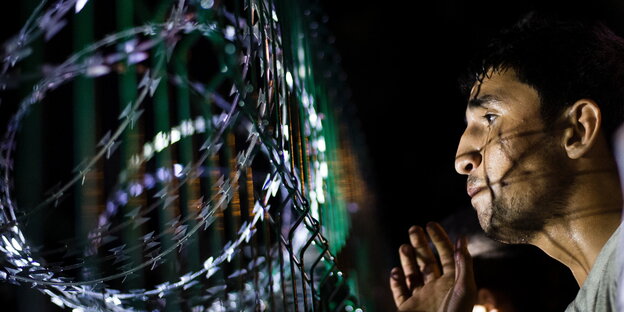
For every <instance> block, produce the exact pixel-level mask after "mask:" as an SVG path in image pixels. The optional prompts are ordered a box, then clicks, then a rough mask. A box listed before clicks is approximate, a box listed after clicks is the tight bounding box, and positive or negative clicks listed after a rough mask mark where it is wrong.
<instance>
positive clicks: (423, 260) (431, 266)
mask: <svg viewBox="0 0 624 312" xmlns="http://www.w3.org/2000/svg"><path fill="white" fill-rule="evenodd" d="M409 237H410V242H411V243H412V246H413V247H414V250H415V252H416V261H417V263H418V267H419V269H420V272H421V273H422V278H423V280H424V283H425V284H426V283H428V282H430V281H432V280H433V279H435V278H437V277H439V276H440V268H438V264H437V262H436V259H435V256H434V255H433V251H431V248H429V241H428V240H427V236H426V235H425V231H423V229H422V228H421V227H419V226H412V227H411V228H410V230H409Z"/></svg>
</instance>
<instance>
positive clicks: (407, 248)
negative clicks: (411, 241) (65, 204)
mask: <svg viewBox="0 0 624 312" xmlns="http://www.w3.org/2000/svg"><path fill="white" fill-rule="evenodd" d="M401 251H402V252H403V253H405V254H407V253H409V252H410V248H409V246H408V245H402V246H401Z"/></svg>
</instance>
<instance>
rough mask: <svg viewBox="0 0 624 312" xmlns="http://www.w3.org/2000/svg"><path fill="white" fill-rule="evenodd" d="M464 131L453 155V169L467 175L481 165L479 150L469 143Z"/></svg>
mask: <svg viewBox="0 0 624 312" xmlns="http://www.w3.org/2000/svg"><path fill="white" fill-rule="evenodd" d="M470 141H471V140H469V138H468V137H467V135H466V133H464V135H462V138H461V140H460V141H459V146H458V147H457V154H456V155H455V171H457V173H459V174H464V175H468V174H470V173H471V172H472V171H473V170H475V169H477V168H478V167H479V165H481V157H482V156H481V150H480V149H479V148H478V147H476V146H474V145H473V144H471V143H470Z"/></svg>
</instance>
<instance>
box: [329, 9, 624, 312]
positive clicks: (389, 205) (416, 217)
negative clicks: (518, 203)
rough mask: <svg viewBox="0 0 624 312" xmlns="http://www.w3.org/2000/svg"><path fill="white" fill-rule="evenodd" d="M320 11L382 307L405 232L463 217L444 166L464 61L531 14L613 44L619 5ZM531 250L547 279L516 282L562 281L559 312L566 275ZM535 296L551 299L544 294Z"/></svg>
mask: <svg viewBox="0 0 624 312" xmlns="http://www.w3.org/2000/svg"><path fill="white" fill-rule="evenodd" d="M320 4H321V6H322V7H323V8H324V10H325V12H326V13H327V15H328V16H329V22H328V26H329V28H330V29H331V31H332V32H333V33H334V35H335V37H336V41H335V46H336V47H337V49H338V51H339V53H340V54H341V56H342V64H341V66H342V68H343V69H344V70H345V71H346V73H347V83H348V85H349V87H350V91H347V90H345V92H352V101H353V103H354V104H355V105H356V106H357V109H358V114H359V118H360V120H361V123H362V126H363V133H362V135H364V136H365V139H366V142H367V145H368V151H369V156H370V158H371V160H372V161H371V164H372V166H371V168H369V169H370V171H372V175H373V176H374V180H375V181H373V182H374V183H375V184H376V186H377V192H378V193H377V195H378V205H377V207H378V211H377V213H378V215H379V220H380V228H381V230H382V232H383V233H382V235H383V236H384V237H383V241H384V242H385V246H384V248H385V250H381V251H380V252H379V254H380V255H381V254H386V255H387V256H386V258H385V259H384V260H385V261H386V263H387V267H386V268H384V270H383V271H381V272H379V270H376V269H375V268H373V269H372V270H375V271H376V272H378V274H382V275H384V276H383V277H380V279H379V280H380V281H381V283H382V285H381V286H380V287H378V290H379V292H380V293H382V294H381V295H380V297H378V298H377V301H378V302H379V304H380V306H383V304H388V303H387V302H383V301H384V298H391V297H390V296H391V294H390V291H389V288H388V286H387V278H388V276H389V271H390V268H391V266H398V265H399V257H398V253H397V250H398V247H399V246H400V244H402V243H408V236H407V230H408V228H409V227H410V226H411V225H412V224H417V225H425V224H426V223H427V222H428V221H441V220H443V219H444V218H445V217H447V216H448V215H450V214H452V213H454V212H457V211H458V210H462V209H464V210H465V209H472V208H471V206H470V200H469V197H468V195H467V194H466V186H465V181H466V178H465V176H460V175H459V174H457V173H456V172H455V169H454V158H455V152H456V148H457V144H458V142H459V138H460V136H461V134H462V132H463V128H464V126H465V123H464V111H465V103H466V99H465V98H464V97H463V96H462V95H461V94H460V90H459V87H458V83H457V80H458V77H459V75H460V73H461V72H462V71H463V70H464V68H465V67H466V65H467V63H468V61H469V60H470V59H471V58H472V56H473V54H474V52H475V51H476V50H477V49H478V48H480V47H482V46H483V45H484V44H486V43H487V41H488V39H489V38H490V37H491V36H492V35H494V34H495V33H496V32H498V30H499V29H501V28H503V27H507V26H509V25H511V24H513V23H514V22H515V21H516V20H518V19H519V18H520V17H521V16H523V15H525V14H526V13H527V12H529V11H531V10H539V11H546V12H556V13H557V14H562V15H567V16H569V15H571V16H580V17H590V18H596V19H600V20H602V21H603V22H605V23H606V24H607V25H608V26H609V27H610V28H612V29H613V30H614V31H615V32H616V33H617V34H618V35H620V36H622V35H624V1H617V0H611V1H609V0H606V1H591V2H590V1H584V2H580V1H536V0H532V1H493V0H476V1H461V0H442V1H358V0H340V1H335V0H321V1H320ZM534 249H535V250H529V251H530V252H533V254H534V255H535V257H537V256H541V257H542V259H541V260H540V261H550V262H549V263H548V269H546V266H544V268H543V269H540V268H535V269H531V270H528V271H527V272H528V273H527V274H531V273H533V274H535V275H534V277H529V278H528V279H526V280H524V281H523V282H521V281H518V282H519V283H523V284H525V285H524V287H528V288H531V287H536V284H537V283H540V282H539V278H549V277H547V275H548V272H544V271H547V270H550V271H551V272H554V271H557V272H563V273H561V274H564V276H563V277H560V280H562V284H565V285H563V286H562V287H565V288H566V293H563V292H562V293H561V294H558V295H559V296H560V298H562V299H561V300H562V301H563V302H569V301H566V300H569V298H570V297H569V296H570V294H572V296H573V295H574V293H575V292H576V290H575V289H574V288H575V287H577V286H576V283H575V282H574V280H573V279H571V278H570V276H571V274H568V272H569V271H568V269H567V268H565V267H563V266H562V265H561V264H559V263H556V262H555V261H554V260H551V259H550V258H547V257H546V256H545V255H544V254H543V253H542V252H541V251H538V250H537V248H534ZM536 261H537V260H536ZM516 268H517V267H516ZM516 268H512V267H510V268H509V269H510V270H514V269H516ZM566 278H567V279H566ZM563 280H565V281H563ZM570 289H571V290H570ZM536 291H537V290H536ZM545 291H546V293H550V295H551V296H557V294H555V293H554V292H552V289H551V291H550V292H549V289H546V290H545ZM527 299H529V298H527ZM382 302H383V303H382ZM381 309H382V310H383V309H384V308H381ZM388 309H390V308H388ZM536 309H537V310H540V308H536ZM542 309H543V307H542ZM537 310H535V311H537Z"/></svg>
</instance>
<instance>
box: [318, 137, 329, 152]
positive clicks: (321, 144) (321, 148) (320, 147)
mask: <svg viewBox="0 0 624 312" xmlns="http://www.w3.org/2000/svg"><path fill="white" fill-rule="evenodd" d="M317 146H318V150H319V152H321V153H324V152H325V150H326V148H327V146H325V138H324V137H320V138H319V139H318V142H317Z"/></svg>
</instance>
